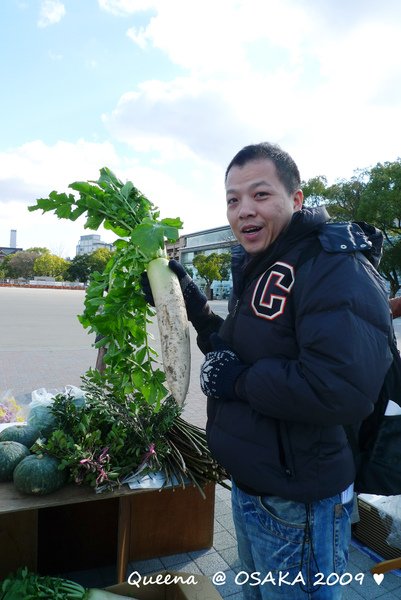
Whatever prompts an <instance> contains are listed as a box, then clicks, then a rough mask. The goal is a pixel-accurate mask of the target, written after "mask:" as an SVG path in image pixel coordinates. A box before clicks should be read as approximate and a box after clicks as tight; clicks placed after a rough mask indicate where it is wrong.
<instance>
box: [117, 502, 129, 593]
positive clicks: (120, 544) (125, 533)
mask: <svg viewBox="0 0 401 600" xmlns="http://www.w3.org/2000/svg"><path fill="white" fill-rule="evenodd" d="M130 535H131V502H130V498H129V497H128V496H121V497H120V498H119V506H118V541H117V583H122V582H123V581H125V579H126V572H127V564H128V556H129V543H130Z"/></svg>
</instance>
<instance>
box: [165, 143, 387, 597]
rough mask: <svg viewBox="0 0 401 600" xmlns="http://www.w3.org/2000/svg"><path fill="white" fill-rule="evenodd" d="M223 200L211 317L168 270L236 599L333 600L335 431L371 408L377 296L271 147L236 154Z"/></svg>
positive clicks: (364, 269)
mask: <svg viewBox="0 0 401 600" xmlns="http://www.w3.org/2000/svg"><path fill="white" fill-rule="evenodd" d="M226 200H227V216H228V221H229V223H230V225H231V228H232V230H233V232H234V234H235V236H236V238H237V240H238V242H239V244H240V246H239V248H238V249H237V250H236V251H235V252H233V268H232V271H233V297H232V298H231V300H230V303H229V314H228V316H227V318H226V319H225V321H224V322H221V321H220V320H219V319H218V317H216V316H215V315H213V314H212V313H211V311H210V308H209V306H208V304H207V303H205V299H204V297H203V298H202V295H201V294H200V292H199V290H198V289H197V288H196V286H195V284H194V283H193V282H192V280H190V279H189V277H188V276H187V275H186V274H185V272H184V271H183V269H182V267H181V266H180V265H178V264H177V263H175V264H174V265H171V267H172V268H173V270H175V271H176V272H177V274H178V276H179V278H180V280H181V284H182V288H183V292H184V297H185V298H186V304H187V310H188V316H189V318H190V320H191V321H192V322H193V324H194V326H195V328H196V329H197V331H198V344H199V346H200V348H201V349H202V350H203V351H204V352H205V353H206V356H205V361H204V363H203V365H202V367H201V387H202V390H203V392H204V393H205V395H206V396H207V398H208V421H207V436H208V443H209V447H210V450H211V452H212V454H213V455H214V457H215V459H216V460H218V461H219V462H220V463H221V464H222V465H223V466H224V467H225V468H226V469H227V471H228V472H229V473H230V475H231V477H232V504H233V517H234V522H235V528H236V534H237V542H238V551H239V557H240V561H241V569H242V570H243V571H244V572H245V574H246V575H243V579H242V580H243V581H246V580H247V578H248V583H247V584H246V585H244V586H243V588H242V591H243V595H244V598H245V599H246V600H261V599H263V600H265V599H269V600H271V599H275V598H281V599H282V598H285V599H294V600H295V599H298V598H303V599H305V598H315V599H318V600H321V599H327V598H330V599H338V598H340V597H341V592H342V589H343V586H341V585H340V583H339V581H340V577H341V575H342V574H343V573H345V572H346V565H347V560H348V546H349V541H350V516H351V512H352V507H353V479H354V475H355V471H354V462H353V457H352V451H351V449H350V446H349V444H348V442H347V437H346V434H345V430H344V428H343V426H344V425H353V424H354V425H356V426H357V425H358V423H359V422H360V421H361V420H363V419H364V418H365V417H366V416H367V415H368V414H370V413H371V411H372V410H373V405H374V402H375V401H376V399H377V397H378V394H379V390H380V388H381V386H382V383H383V380H384V376H385V373H386V371H387V370H388V368H389V365H390V363H391V354H390V351H389V344H388V340H389V336H391V335H392V333H391V315H390V310H389V305H388V298H387V294H386V292H385V289H384V286H383V285H382V282H381V279H380V277H379V275H378V274H377V272H376V271H375V269H374V268H373V267H372V265H371V263H370V262H369V260H368V259H367V258H366V257H365V256H364V254H363V252H364V251H370V250H371V243H370V242H369V240H368V239H367V238H366V237H365V235H364V234H363V231H362V230H361V229H360V228H359V227H358V226H356V225H352V224H335V223H333V224H327V221H328V219H329V216H328V214H327V212H326V211H325V209H324V208H316V209H309V208H303V194H302V191H301V189H300V175H299V171H298V168H297V166H296V164H295V163H294V161H293V160H292V158H291V157H290V156H289V155H288V154H287V153H286V152H284V151H282V150H281V149H280V148H279V147H277V146H274V145H271V144H268V143H262V144H256V145H251V146H246V147H245V148H243V149H242V150H241V151H240V152H239V153H238V154H237V155H236V156H235V157H234V158H233V160H232V161H231V162H230V164H229V166H228V168H227V171H226ZM212 331H214V332H217V331H218V334H217V333H212ZM257 573H259V575H258V576H257V575H255V574H257ZM319 574H320V575H319ZM264 579H265V583H263V584H262V581H263V580H264ZM336 581H337V582H338V583H337V584H336V585H333V583H334V584H335V583H336ZM253 583H257V584H258V585H252V584H253Z"/></svg>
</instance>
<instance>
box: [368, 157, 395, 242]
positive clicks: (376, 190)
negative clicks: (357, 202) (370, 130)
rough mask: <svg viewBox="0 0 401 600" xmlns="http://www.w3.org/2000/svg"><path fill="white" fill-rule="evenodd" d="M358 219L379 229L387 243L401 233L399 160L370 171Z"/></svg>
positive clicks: (380, 164) (375, 167) (377, 166)
mask: <svg viewBox="0 0 401 600" xmlns="http://www.w3.org/2000/svg"><path fill="white" fill-rule="evenodd" d="M359 217H360V219H363V220H365V221H368V222H369V223H373V224H374V225H376V227H379V229H381V230H382V231H383V233H384V235H385V236H386V238H387V240H388V241H390V240H391V236H392V235H394V234H400V233H401V158H399V159H398V160H396V161H394V162H385V163H377V165H376V166H374V167H373V168H372V169H370V171H369V172H368V182H367V184H366V188H365V190H364V193H363V197H362V202H361V206H360V210H359Z"/></svg>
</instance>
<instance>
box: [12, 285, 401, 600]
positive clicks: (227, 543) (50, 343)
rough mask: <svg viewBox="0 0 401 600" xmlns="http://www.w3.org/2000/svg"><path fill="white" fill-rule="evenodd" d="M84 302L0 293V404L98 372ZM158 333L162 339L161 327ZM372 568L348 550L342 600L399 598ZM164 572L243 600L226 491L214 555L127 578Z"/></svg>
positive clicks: (88, 578) (194, 384) (195, 388)
mask: <svg viewBox="0 0 401 600" xmlns="http://www.w3.org/2000/svg"><path fill="white" fill-rule="evenodd" d="M83 300H84V292H82V291H80V290H42V289H37V290H35V289H19V288H1V287H0V398H1V395H2V393H4V392H5V391H6V390H8V389H10V390H12V391H13V393H14V394H15V396H16V397H17V399H19V400H20V401H22V402H25V403H28V402H29V401H30V394H31V391H32V390H34V389H38V388H41V387H44V388H46V389H53V388H60V387H64V386H65V385H77V386H79V385H80V378H81V375H82V374H83V373H84V372H85V371H86V370H87V369H88V368H89V367H90V366H92V367H93V366H94V364H95V360H96V351H95V350H94V349H93V348H91V344H92V342H93V335H92V336H89V335H88V334H87V333H86V331H85V330H84V329H83V328H82V326H81V325H80V323H79V322H78V320H77V318H76V315H77V314H79V313H80V312H81V311H82V308H83ZM213 307H214V309H215V311H216V312H219V313H221V314H222V315H223V316H224V314H225V311H226V303H224V302H218V301H217V302H214V303H213ZM399 321H400V323H398V322H397V323H396V328H397V333H398V334H401V319H399ZM153 332H154V334H155V335H157V330H156V328H154V329H153ZM192 333H193V335H192V379H191V384H190V390H189V394H188V400H187V404H186V407H185V411H184V416H185V418H187V419H188V420H189V421H191V422H193V423H196V424H197V425H199V426H204V424H205V419H206V410H205V399H204V396H203V395H202V393H201V392H200V389H199V384H198V374H199V365H200V362H201V360H202V356H201V354H200V352H199V350H198V349H197V347H196V342H195V335H194V331H192ZM155 346H156V347H157V342H155ZM374 562H375V561H374V559H373V558H371V557H370V556H369V555H368V554H367V552H366V549H363V548H362V549H361V548H360V547H357V546H356V545H353V546H352V547H351V555H350V563H349V569H348V570H349V572H350V574H351V575H350V577H352V582H351V584H350V585H347V586H345V587H344V598H345V600H360V599H361V598H364V599H368V598H369V599H370V598H377V599H378V600H396V599H397V598H401V577H398V576H397V575H396V574H394V573H388V574H386V575H385V577H384V579H383V581H382V582H381V583H380V585H379V584H378V583H376V582H375V580H374V579H373V577H372V575H371V574H370V573H369V568H370V567H371V566H372V565H373V564H374ZM165 568H169V569H174V570H182V571H187V572H193V573H202V574H204V575H207V576H209V577H212V576H213V575H214V574H215V573H217V572H218V571H222V572H224V574H225V577H226V582H225V584H224V585H221V586H219V587H218V590H219V592H220V594H221V595H222V596H223V597H224V598H230V600H241V599H242V593H241V586H240V585H239V584H238V583H236V582H235V577H236V574H237V573H238V570H239V566H238V556H237V551H236V540H235V532H234V526H233V522H232V516H231V506H230V497H229V492H227V491H226V490H225V489H223V488H220V487H218V489H217V491H216V504H215V528H214V544H213V547H212V548H211V549H209V550H206V551H200V552H191V553H185V554H180V555H175V556H165V557H157V558H154V559H152V560H148V561H141V562H139V563H138V562H137V563H130V565H129V568H128V573H127V576H128V574H129V573H131V572H132V571H135V570H137V571H139V572H141V573H142V574H146V573H150V572H153V571H156V570H160V569H165ZM357 574H362V575H363V582H362V584H359V583H358V582H357V581H355V576H356V575H357ZM69 575H70V576H71V577H73V578H75V579H76V580H78V581H81V582H82V583H84V584H87V585H93V586H98V587H102V586H106V585H111V584H113V583H114V582H115V579H114V566H110V568H107V569H102V570H99V569H96V570H93V571H86V572H84V573H83V572H80V573H70V574H69ZM361 577H362V576H361ZM283 598H284V599H285V590H283ZM199 600H208V599H207V598H205V599H199Z"/></svg>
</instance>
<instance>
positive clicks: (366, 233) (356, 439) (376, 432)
mask: <svg viewBox="0 0 401 600" xmlns="http://www.w3.org/2000/svg"><path fill="white" fill-rule="evenodd" d="M327 226H328V227H331V228H332V232H333V231H334V235H335V230H336V228H338V231H339V232H340V229H341V226H344V227H348V229H349V230H350V231H352V236H351V237H354V238H355V240H356V242H355V250H359V251H360V236H363V237H364V239H365V240H367V241H368V242H369V245H368V248H367V249H366V250H365V251H363V252H362V253H363V254H364V255H365V256H366V258H367V259H368V260H369V261H370V262H371V264H372V265H373V266H374V267H375V268H377V267H378V264H379V262H380V258H381V248H382V242H383V236H382V234H381V232H380V231H379V230H378V229H376V228H375V227H373V226H372V225H368V224H367V223H365V222H361V221H358V222H353V223H349V224H346V223H330V224H327V225H326V227H327ZM324 227H325V226H323V228H322V232H323V231H324ZM322 237H324V234H323V236H322ZM322 237H320V236H319V239H320V240H322ZM358 238H359V243H358ZM321 250H322V246H321V245H320V243H319V244H316V243H312V244H311V246H310V248H309V249H308V250H306V252H304V253H303V256H302V258H301V260H300V261H299V264H298V267H299V266H300V265H301V264H303V263H305V262H307V261H308V260H309V259H313V260H311V263H310V268H312V264H313V262H314V259H315V258H316V257H317V255H318V254H319V252H320V251H321ZM333 251H334V250H333ZM303 277H306V275H305V274H304V275H303ZM389 345H390V350H391V353H392V356H393V362H392V364H391V366H390V368H389V370H388V372H387V374H386V377H385V380H384V382H383V386H382V388H381V390H380V394H379V398H378V399H377V402H376V403H375V408H374V410H373V412H372V413H371V414H370V415H369V416H368V417H367V418H366V419H364V420H363V421H362V423H360V424H359V426H358V427H357V426H355V427H354V426H344V429H345V431H346V434H347V437H348V441H349V444H350V446H351V448H352V452H353V455H354V460H355V466H356V478H355V491H356V492H357V493H365V494H377V495H383V496H392V495H398V494H401V412H400V414H399V415H398V414H396V415H391V416H386V415H385V412H386V409H387V406H388V403H389V400H392V401H393V402H395V403H396V404H397V405H398V406H399V407H401V357H400V353H399V351H398V348H397V341H396V337H395V334H394V332H393V337H392V339H391V340H390V341H389Z"/></svg>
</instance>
